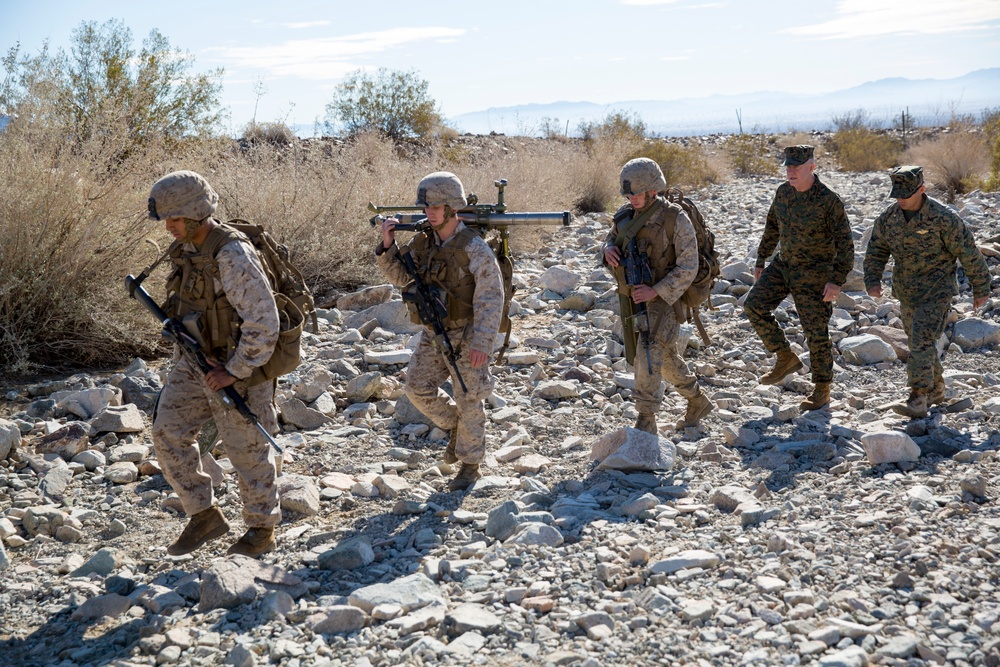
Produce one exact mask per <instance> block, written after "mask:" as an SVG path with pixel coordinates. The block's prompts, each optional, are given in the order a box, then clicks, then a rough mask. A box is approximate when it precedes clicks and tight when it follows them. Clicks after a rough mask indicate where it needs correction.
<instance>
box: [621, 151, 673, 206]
mask: <svg viewBox="0 0 1000 667" xmlns="http://www.w3.org/2000/svg"><path fill="white" fill-rule="evenodd" d="M619 180H620V181H621V186H622V187H621V194H623V195H632V196H635V195H640V194H642V193H643V192H649V191H650V190H656V191H657V192H659V191H660V190H663V189H664V188H666V187H667V179H665V178H663V172H662V171H661V170H660V165H658V164H656V161H655V160H650V159H649V158H648V157H637V158H636V159H634V160H629V161H628V162H626V163H625V166H624V167H622V171H621V174H620V175H619Z"/></svg>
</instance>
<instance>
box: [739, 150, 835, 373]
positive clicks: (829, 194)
mask: <svg viewBox="0 0 1000 667" xmlns="http://www.w3.org/2000/svg"><path fill="white" fill-rule="evenodd" d="M806 149H808V150H806ZM785 156H786V159H785V164H791V165H797V164H804V163H805V162H807V161H808V160H809V159H811V158H812V147H811V146H790V147H789V148H788V149H786V150H785ZM814 178H815V182H814V183H813V185H812V187H811V188H809V189H808V190H806V191H805V192H798V191H797V190H796V189H795V188H794V187H792V185H791V184H790V183H788V182H785V183H782V184H781V185H780V186H778V191H777V193H776V194H775V196H774V201H773V202H772V203H771V208H770V210H768V212H767V222H766V223H765V226H764V235H763V236H762V237H761V240H760V245H758V246H757V264H756V265H757V267H758V268H762V267H763V266H764V264H765V263H766V261H767V258H768V257H769V256H770V255H771V253H773V252H774V250H775V247H776V246H778V243H779V241H780V243H781V247H780V250H779V252H778V256H777V257H775V258H774V260H773V261H772V262H771V264H770V265H769V266H768V267H767V268H766V269H764V272H763V273H762V274H761V276H760V279H759V280H757V281H756V283H755V284H754V286H753V288H752V289H751V290H750V293H749V294H748V295H747V299H746V302H745V303H744V306H743V309H744V311H745V312H746V315H747V318H748V319H749V320H750V323H751V324H752V325H753V327H754V329H755V330H756V331H757V335H758V336H760V339H761V341H762V342H763V344H764V347H765V348H766V349H767V351H768V352H771V353H772V354H773V353H777V352H779V351H780V350H783V349H787V348H789V344H788V339H787V338H785V334H784V333H783V332H782V331H781V327H780V326H778V321H777V320H776V319H775V317H774V314H773V313H772V311H773V310H774V309H775V308H777V307H778V304H780V303H781V302H782V300H784V298H785V297H786V296H788V294H789V293H791V295H792V300H793V301H794V302H795V309H796V310H797V311H798V314H799V321H800V322H801V324H802V330H803V332H804V333H805V336H806V341H807V343H808V346H809V357H810V362H811V365H812V379H813V382H814V383H824V382H825V383H828V382H831V381H832V380H833V346H832V344H831V343H830V332H829V329H828V326H829V323H830V316H831V315H832V314H833V304H831V303H829V302H824V301H823V289H824V288H825V286H826V283H833V284H834V285H843V284H844V281H845V280H847V274H848V273H850V270H851V268H852V266H853V265H854V240H853V238H852V236H851V225H850V223H849V222H848V220H847V214H846V213H845V212H844V203H843V202H842V201H841V200H840V197H838V196H837V194H836V193H835V192H833V190H831V189H830V188H828V187H827V186H826V185H824V184H823V183H822V182H821V181H820V179H819V177H816V176H815V175H814Z"/></svg>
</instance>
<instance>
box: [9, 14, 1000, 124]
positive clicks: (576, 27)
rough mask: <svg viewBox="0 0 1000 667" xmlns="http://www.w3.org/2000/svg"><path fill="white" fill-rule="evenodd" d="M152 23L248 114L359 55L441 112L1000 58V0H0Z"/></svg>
mask: <svg viewBox="0 0 1000 667" xmlns="http://www.w3.org/2000/svg"><path fill="white" fill-rule="evenodd" d="M112 18H117V19H121V20H123V21H124V22H125V24H126V25H127V26H128V27H129V28H130V29H131V30H132V32H133V35H134V37H135V40H136V45H137V46H138V45H139V43H140V42H141V40H142V38H144V37H145V36H146V35H147V34H148V33H149V31H150V30H151V29H153V28H156V29H158V30H159V31H160V32H161V33H163V34H164V35H165V36H166V37H167V38H168V39H169V40H170V43H171V45H172V46H174V47H178V48H181V49H183V50H187V51H189V52H190V53H192V54H193V55H194V56H195V57H196V62H195V69H196V70H199V71H201V70H207V69H211V68H215V67H223V68H225V79H224V86H225V87H224V91H223V96H222V102H223V104H224V105H225V106H226V107H227V108H228V109H229V110H230V117H231V121H230V125H231V129H232V131H233V132H236V131H238V130H239V129H241V128H242V127H243V126H244V125H245V124H246V123H247V122H248V121H249V120H250V119H251V118H252V117H253V113H254V103H255V94H254V82H255V81H261V82H262V84H263V87H264V89H265V92H264V95H263V97H261V98H260V100H259V105H258V108H257V119H258V120H260V121H273V120H283V121H285V122H287V123H289V124H306V125H308V124H312V123H313V122H314V121H315V120H317V119H320V120H321V119H322V118H323V116H324V114H325V106H326V104H327V103H328V102H329V101H330V99H331V96H332V94H333V90H334V88H335V87H336V85H337V84H338V83H339V82H340V81H341V80H342V79H343V77H344V75H345V74H347V73H349V72H351V71H354V70H357V69H359V68H370V69H376V68H378V67H387V68H389V69H396V70H415V71H416V72H417V73H418V75H419V76H420V77H421V78H423V79H425V80H427V81H428V82H429V84H430V86H429V92H430V95H431V97H433V98H434V99H435V100H436V101H437V102H438V103H439V104H440V107H441V111H442V113H443V114H444V115H445V116H446V117H447V116H455V115H458V114H461V113H465V112H469V111H480V110H484V109H487V108H490V107H498V106H510V105H519V104H529V103H546V102H555V101H588V102H596V103H609V102H616V101H625V100H669V99H676V98H682V97H705V96H709V95H713V94H738V93H749V92H756V91H764V90H768V91H783V92H802V93H819V92H827V91H833V90H838V89H842V88H847V87H851V86H854V85H858V84H861V83H864V82H866V81H872V80H875V79H881V78H886V77H895V76H904V77H907V78H935V79H940V78H951V77H956V76H961V75H962V74H966V73H968V72H970V71H973V70H977V69H983V68H987V67H1000V0H908V1H906V2H900V1H899V0H798V1H796V2H787V1H783V0H718V1H716V0H531V1H526V0H506V1H500V2H497V1H491V2H477V1H475V0H463V1H461V2H459V1H453V0H439V1H437V2H414V1H413V0H408V1H398V0H373V1H371V2H334V1H327V2H320V1H305V0H285V1H284V2H275V1H274V0H269V1H268V2H266V3H264V2H255V1H254V0H241V1H236V0H202V1H201V2H190V1H189V0H173V1H172V2H166V3H160V2H142V1H141V0H128V1H127V2H121V1H117V0H86V1H82V0H32V1H30V2H29V1H28V0H0V48H3V49H4V50H5V51H6V49H8V48H10V47H12V46H14V45H15V44H16V43H18V42H20V44H21V47H22V49H24V50H26V51H28V52H35V51H37V50H38V49H39V47H40V46H41V45H42V43H43V41H44V40H46V39H48V40H49V42H50V45H51V46H52V47H56V48H59V47H63V48H65V47H67V45H68V44H69V40H70V37H71V35H72V32H73V29H74V28H75V27H77V26H78V25H79V24H80V23H81V22H82V21H97V22H99V23H102V22H104V21H106V20H109V19H112Z"/></svg>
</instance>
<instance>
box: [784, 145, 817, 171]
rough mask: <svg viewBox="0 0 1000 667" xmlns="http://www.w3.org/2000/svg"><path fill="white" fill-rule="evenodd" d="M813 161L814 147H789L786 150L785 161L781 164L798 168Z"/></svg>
mask: <svg viewBox="0 0 1000 667" xmlns="http://www.w3.org/2000/svg"><path fill="white" fill-rule="evenodd" d="M811 159H813V147H812V146H806V145H802V146H787V147H786V148H785V161H784V162H782V163H781V166H782V167H797V166H799V165H800V164H805V163H806V162H808V161H809V160H811Z"/></svg>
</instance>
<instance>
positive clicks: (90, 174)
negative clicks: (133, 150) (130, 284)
mask: <svg viewBox="0 0 1000 667" xmlns="http://www.w3.org/2000/svg"><path fill="white" fill-rule="evenodd" d="M63 140H64V139H63V137H60V136H56V135H53V134H49V133H45V132H41V131H38V129H37V128H30V129H29V131H22V128H21V127H20V126H18V125H17V124H16V123H14V124H12V125H10V126H8V128H7V129H6V130H5V132H4V136H3V141H0V366H2V367H3V368H4V371H5V372H10V373H14V374H20V373H28V372H35V371H38V370H41V369H45V368H55V367H60V366H64V365H67V364H107V363H116V362H124V361H127V360H128V359H129V358H131V357H132V356H134V355H136V354H139V353H140V352H145V353H148V352H150V351H151V350H152V348H153V345H154V344H155V343H154V342H153V341H151V340H150V339H147V338H144V337H143V336H141V335H140V334H139V331H141V325H140V320H141V319H142V318H143V316H142V314H141V313H139V312H137V310H136V309H135V308H133V307H132V306H130V304H128V303H126V302H127V301H128V297H127V294H126V291H125V287H124V283H123V281H122V279H123V278H124V276H125V273H126V272H127V270H126V269H125V266H126V263H125V262H126V260H127V258H129V257H131V256H132V255H133V254H134V253H135V250H136V248H137V247H138V246H139V245H140V244H141V242H142V238H143V237H144V235H145V233H146V232H147V231H148V223H147V221H146V215H145V212H146V211H145V210H146V202H145V195H144V194H143V193H142V192H141V191H140V190H139V188H138V184H137V179H142V180H144V179H145V172H144V171H143V170H142V169H140V168H138V167H135V168H132V167H129V166H127V165H119V169H118V170H117V172H116V173H115V174H108V173H106V172H105V171H103V170H100V169H95V168H94V163H93V162H92V161H91V160H90V157H91V156H90V155H88V153H93V152H97V150H96V149H95V148H94V146H93V145H86V146H83V147H82V148H83V149H85V150H80V151H77V152H72V151H69V150H65V146H64V145H63Z"/></svg>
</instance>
